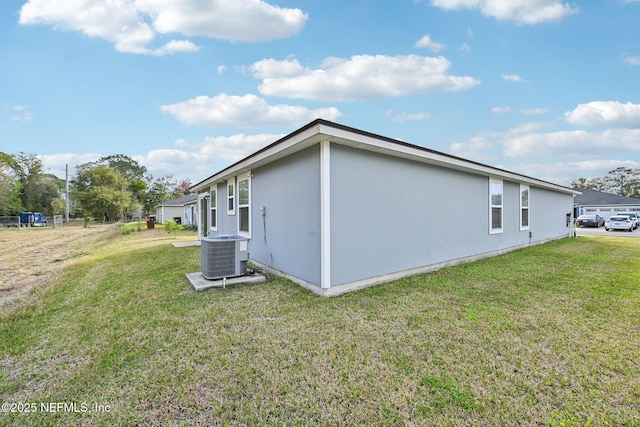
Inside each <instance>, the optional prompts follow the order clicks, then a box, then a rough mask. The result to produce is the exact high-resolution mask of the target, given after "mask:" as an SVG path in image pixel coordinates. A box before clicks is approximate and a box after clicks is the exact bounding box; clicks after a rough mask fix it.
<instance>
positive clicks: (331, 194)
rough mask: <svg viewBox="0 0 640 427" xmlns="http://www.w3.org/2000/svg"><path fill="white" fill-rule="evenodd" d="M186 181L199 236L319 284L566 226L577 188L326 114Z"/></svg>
mask: <svg viewBox="0 0 640 427" xmlns="http://www.w3.org/2000/svg"><path fill="white" fill-rule="evenodd" d="M191 191H192V192H193V193H197V194H198V205H199V207H200V209H199V211H200V213H201V214H200V220H199V223H198V227H199V235H200V237H204V236H207V235H224V234H239V235H241V236H244V237H246V238H248V239H249V241H248V244H249V252H250V259H251V261H252V262H254V263H256V264H258V265H261V266H264V267H266V268H268V269H271V270H272V271H274V272H276V273H279V274H282V275H284V276H286V277H289V278H290V279H292V280H294V281H295V282H297V283H299V284H300V285H301V286H303V287H305V288H307V289H309V290H311V291H312V292H314V293H316V294H320V295H337V294H341V293H344V292H347V291H351V290H355V289H359V288H363V287H366V286H370V285H373V284H377V283H381V282H385V281H389V280H394V279H396V278H400V277H403V276H407V275H413V274H417V273H421V272H425V271H429V270H434V269H437V268H441V267H444V266H449V265H454V264H459V263H463V262H467V261H472V260H476V259H479V258H483V257H488V256H493V255H497V254H501V253H504V252H508V251H512V250H515V249H518V248H522V247H525V246H528V245H532V244H540V243H544V242H547V241H550V240H554V239H560V238H564V237H568V236H570V235H571V223H572V211H573V199H574V196H575V195H576V194H579V192H578V191H575V190H573V189H570V188H566V187H562V186H559V185H556V184H552V183H549V182H545V181H541V180H538V179H535V178H531V177H527V176H524V175H520V174H517V173H513V172H509V171H506V170H501V169H498V168H494V167H491V166H487V165H483V164H480V163H477V162H474V161H470V160H465V159H462V158H459V157H454V156H450V155H447V154H444V153H441V152H437V151H433V150H430V149H427V148H424V147H421V146H417V145H412V144H408V143H405V142H401V141H398V140H394V139H391V138H387V137H383V136H379V135H374V134H371V133H368V132H365V131H361V130H358V129H353V128H349V127H347V126H343V125H339V124H336V123H332V122H328V121H325V120H321V119H318V120H315V121H313V122H311V123H309V124H307V125H306V126H304V127H302V128H300V129H298V130H296V131H295V132H293V133H291V134H289V135H287V136H285V137H283V138H282V139H280V140H278V141H276V142H274V143H273V144H271V145H269V146H267V147H265V148H263V149H262V150H260V151H257V152H256V153H254V154H252V155H250V156H248V157H246V158H244V159H242V160H240V161H239V162H237V163H235V164H233V165H231V166H229V167H227V168H225V169H223V170H221V171H219V172H217V173H215V174H214V175H212V176H210V177H209V178H207V179H205V180H203V181H201V182H199V183H198V184H195V185H194V186H193V187H192V188H191Z"/></svg>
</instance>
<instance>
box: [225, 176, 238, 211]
mask: <svg viewBox="0 0 640 427" xmlns="http://www.w3.org/2000/svg"><path fill="white" fill-rule="evenodd" d="M235 193H236V179H235V178H231V179H230V180H228V181H227V214H228V215H235V214H236V194H235Z"/></svg>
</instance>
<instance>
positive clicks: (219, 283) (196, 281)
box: [185, 272, 267, 291]
mask: <svg viewBox="0 0 640 427" xmlns="http://www.w3.org/2000/svg"><path fill="white" fill-rule="evenodd" d="M185 276H186V277H187V280H189V282H191V284H192V285H193V287H194V289H195V290H196V291H204V290H205V289H209V288H224V287H226V286H236V285H248V284H255V283H262V282H264V281H266V280H267V279H266V278H265V277H264V276H262V275H260V274H253V275H251V276H238V277H230V278H228V279H226V280H225V279H216V280H209V279H205V278H204V276H203V275H202V273H201V272H197V273H189V274H186V275H185Z"/></svg>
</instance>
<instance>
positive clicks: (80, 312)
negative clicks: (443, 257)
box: [0, 232, 640, 426]
mask: <svg viewBox="0 0 640 427" xmlns="http://www.w3.org/2000/svg"><path fill="white" fill-rule="evenodd" d="M150 236H155V237H153V238H152V237H150ZM164 236H167V235H166V234H165V235H164ZM181 236H182V237H181ZM189 236H190V234H179V235H178V239H180V238H183V237H184V238H187V239H188V238H192V237H189ZM111 239H112V241H111V242H109V243H108V244H106V245H104V246H102V247H100V248H98V249H96V250H95V252H93V253H92V254H91V255H90V256H87V257H85V258H83V259H82V260H80V261H79V262H78V263H77V264H75V265H74V266H73V267H72V268H71V269H69V270H67V272H66V273H65V274H64V275H63V276H61V277H59V279H58V281H57V283H56V284H55V285H54V286H52V287H50V288H49V290H48V291H46V292H44V293H43V294H42V295H39V296H38V297H37V298H36V299H35V300H36V302H35V303H34V304H33V305H31V306H29V307H24V308H22V309H20V310H19V311H17V312H13V313H12V314H9V315H5V316H4V317H3V318H0V320H1V323H0V400H1V401H2V402H3V403H4V402H8V403H14V404H16V405H14V406H17V404H18V403H21V404H25V403H29V404H30V403H35V404H36V406H37V411H36V412H35V413H8V414H7V413H4V414H0V424H8V425H20V426H22V425H54V424H55V425H60V424H66V425H69V424H71V425H74V424H80V425H83V424H84V425H88V424H92V425H93V424H120V425H136V424H154V425H156V424H157V425H175V424H188V425H192V424H211V423H219V424H224V425H227V424H240V425H265V424H268V425H273V424H275V425H291V424H304V425H443V424H444V425H447V424H449V425H470V424H471V425H500V426H502V425H527V424H529V425H531V424H550V425H565V426H566V425H585V424H593V425H625V424H626V425H640V240H637V239H630V238H616V237H608V238H595V237H594V238H588V237H580V238H577V239H566V240H562V241H557V242H553V243H549V244H546V245H542V246H537V247H532V248H528V249H524V250H520V251H517V252H512V253H510V254H507V255H503V256H499V257H496V258H492V259H486V260H482V261H478V262H475V263H470V264H466V265H461V266H457V267H453V268H447V269H443V270H440V271H437V272H433V273H429V274H424V275H419V276H415V277H411V278H407V279H403V280H400V281H396V282H392V283H388V284H384V285H379V286H376V287H373V288H369V289H366V290H362V291H359V292H354V293H351V294H347V295H343V296H340V297H333V298H321V297H318V296H314V295H312V294H311V293H309V292H308V291H306V290H304V289H302V288H300V287H299V286H298V285H296V284H294V283H292V282H289V281H287V280H284V279H279V278H278V279H276V280H273V281H271V282H268V283H265V284H260V285H251V286H245V287H235V288H227V289H225V290H211V291H205V292H201V293H196V292H195V291H193V289H192V288H191V286H190V284H189V283H188V281H187V280H186V279H185V277H184V275H185V273H190V272H194V271H199V269H200V268H199V250H200V248H199V247H185V248H174V247H172V246H171V245H170V243H171V242H172V241H175V240H172V239H171V238H167V237H162V238H160V237H158V234H157V233H156V234H154V233H149V232H140V233H138V232H134V233H131V234H129V235H120V236H116V237H111ZM44 402H54V403H58V402H63V403H66V404H67V407H66V408H64V407H62V410H61V412H57V413H46V412H43V410H42V407H41V404H42V403H44ZM72 404H75V405H76V407H75V409H76V412H73V411H72V409H74V407H73V406H71V405H72ZM94 404H98V405H103V407H102V409H107V408H108V409H109V411H108V412H107V411H105V410H103V411H99V412H96V411H94V406H93V405H94ZM83 405H86V406H83ZM106 405H108V407H107V406H106ZM60 408H61V407H60V406H58V407H56V406H55V405H54V409H60ZM83 409H86V410H87V411H86V412H84V411H83Z"/></svg>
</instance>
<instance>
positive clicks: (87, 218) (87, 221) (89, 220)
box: [84, 216, 93, 228]
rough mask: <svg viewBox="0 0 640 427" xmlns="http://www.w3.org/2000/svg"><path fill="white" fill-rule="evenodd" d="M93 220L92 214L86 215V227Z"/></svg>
mask: <svg viewBox="0 0 640 427" xmlns="http://www.w3.org/2000/svg"><path fill="white" fill-rule="evenodd" d="M91 221H93V218H91V217H90V216H85V217H84V228H87V227H88V226H89V223H90V222H91Z"/></svg>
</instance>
